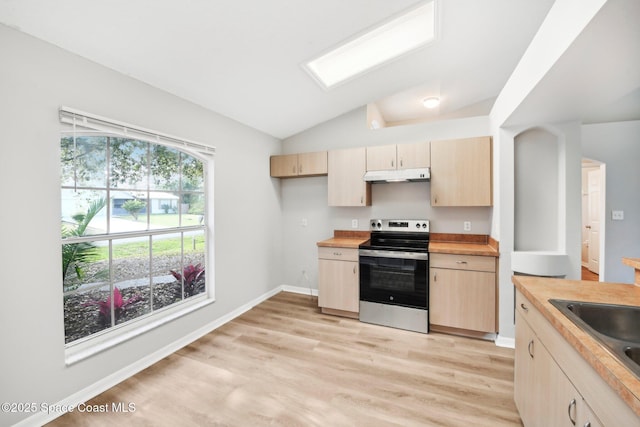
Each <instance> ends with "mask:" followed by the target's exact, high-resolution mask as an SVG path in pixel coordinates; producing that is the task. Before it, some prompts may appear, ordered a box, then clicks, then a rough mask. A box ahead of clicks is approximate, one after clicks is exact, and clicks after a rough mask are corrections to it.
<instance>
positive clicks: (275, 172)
mask: <svg viewBox="0 0 640 427" xmlns="http://www.w3.org/2000/svg"><path fill="white" fill-rule="evenodd" d="M296 175H298V155H297V154H285V155H282V156H271V176H272V177H274V178H286V177H290V176H296Z"/></svg>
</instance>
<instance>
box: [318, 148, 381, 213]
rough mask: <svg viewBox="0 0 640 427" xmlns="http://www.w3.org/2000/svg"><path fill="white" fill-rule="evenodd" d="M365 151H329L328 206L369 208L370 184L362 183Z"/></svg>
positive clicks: (360, 149) (362, 149)
mask: <svg viewBox="0 0 640 427" xmlns="http://www.w3.org/2000/svg"><path fill="white" fill-rule="evenodd" d="M366 158H367V156H366V149H365V148H364V147H361V148H350V149H346V150H331V151H329V176H328V178H327V181H328V196H329V197H328V199H329V206H370V205H371V184H370V183H367V182H365V181H364V178H363V176H364V174H365V172H366Z"/></svg>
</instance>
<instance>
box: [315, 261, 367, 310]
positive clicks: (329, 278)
mask: <svg viewBox="0 0 640 427" xmlns="http://www.w3.org/2000/svg"><path fill="white" fill-rule="evenodd" d="M318 263H319V264H318V306H320V307H323V308H331V309H334V310H343V311H350V312H355V313H357V312H358V311H359V310H360V281H359V278H360V270H359V266H358V263H357V262H352V261H337V260H329V259H320V260H319V261H318Z"/></svg>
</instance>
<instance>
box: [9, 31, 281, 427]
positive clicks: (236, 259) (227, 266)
mask: <svg viewBox="0 0 640 427" xmlns="http://www.w3.org/2000/svg"><path fill="white" fill-rule="evenodd" d="M0 58H2V66H0V94H1V95H0V121H1V123H2V126H1V127H0V134H1V144H2V151H1V154H0V188H1V193H2V205H1V206H2V208H1V209H0V236H2V237H1V238H0V266H1V271H2V300H3V307H2V309H1V310H0V342H1V343H2V351H1V352H0V401H1V402H44V403H49V404H53V403H56V402H58V401H60V400H61V399H63V398H66V397H67V396H70V395H72V394H73V393H76V392H79V391H80V390H82V389H83V388H85V387H88V386H90V385H92V384H93V383H95V382H97V381H100V380H102V379H104V378H105V377H107V376H108V375H110V374H112V373H114V372H116V371H119V370H121V369H123V368H126V367H127V366H129V365H131V364H132V363H135V362H136V361H138V360H139V359H141V358H143V357H145V356H147V355H149V354H150V353H153V352H155V351H157V350H160V349H162V348H164V347H165V346H167V345H169V344H171V343H172V342H174V341H177V340H179V339H180V338H182V337H184V336H185V335H188V334H190V333H192V332H193V331H196V330H198V329H199V328H201V327H204V326H205V325H207V324H209V323H210V322H213V321H214V320H216V319H218V318H220V317H221V316H223V315H225V314H227V313H229V312H231V311H233V310H235V309H237V308H238V307H240V306H242V305H244V304H246V303H248V302H250V301H251V300H253V299H255V298H258V297H260V296H261V295H264V294H265V293H267V292H268V291H270V290H272V289H274V288H276V287H277V286H279V285H280V284H281V283H282V282H283V277H282V274H281V271H282V250H281V248H282V242H281V236H282V230H281V225H280V224H281V205H280V199H279V184H278V183H277V182H273V181H270V180H269V179H268V178H266V177H268V176H269V156H270V155H271V154H276V153H278V152H279V151H280V147H281V143H280V141H278V140H276V139H274V138H272V137H269V136H267V135H264V134H262V133H260V132H258V131H255V130H253V129H250V128H248V127H246V126H243V125H241V124H239V123H237V122H234V121H232V120H230V119H227V118H225V117H222V116H220V115H217V114H215V113H212V112H210V111H207V110H205V109H203V108H201V107H198V106H196V105H194V104H191V103H189V102H186V101H184V100H181V99H179V98H177V97H174V96H172V95H169V94H167V93H165V92H162V91H159V90H157V89H154V88H152V87H150V86H148V85H146V84H143V83H141V82H139V81H136V80H134V79H131V78H129V77H126V76H124V75H122V74H119V73H116V72H114V71H112V70H109V69H107V68H104V67H102V66H98V65H96V64H95V63H92V62H90V61H87V60H85V59H82V58H80V57H78V56H75V55H72V54H70V53H68V52H65V51H63V50H61V49H58V48H57V47H54V46H52V45H50V44H47V43H44V42H42V41H39V40H37V39H35V38H32V37H30V36H27V35H24V34H22V33H19V32H17V31H15V30H13V29H10V28H8V27H6V26H2V25H0ZM168 60H170V59H168ZM61 105H66V106H69V107H73V108H77V109H80V110H83V111H87V112H91V113H94V114H98V115H102V116H105V117H110V118H113V119H117V120H121V121H124V122H128V123H132V124H136V125H139V126H142V127H145V128H150V129H154V130H157V131H161V132H165V133H168V134H173V135H178V136H181V137H184V138H187V139H192V140H195V141H199V142H202V143H204V144H210V145H213V146H215V147H216V148H217V155H216V159H215V190H214V194H215V199H214V203H215V230H214V233H215V252H216V264H215V285H216V286H215V287H216V293H215V294H216V302H215V303H214V304H211V305H209V306H207V307H205V308H203V309H200V310H198V311H196V312H194V313H191V314H190V315H188V316H186V317H183V318H181V319H178V320H175V321H173V322H171V323H169V324H166V325H165V326H162V327H160V328H158V329H155V330H153V331H151V332H149V333H146V334H144V335H142V336H139V337H137V338H135V339H132V340H130V341H127V342H125V343H122V344H120V345H119V346H117V347H114V348H111V349H110V350H108V351H105V352H103V353H101V354H98V355H96V356H93V357H91V358H89V359H86V360H84V361H82V362H79V363H77V364H74V365H72V366H68V367H67V366H65V360H64V327H63V307H62V286H61V277H62V276H61V264H60V259H61V246H60V189H59V185H60V180H59V128H60V125H59V122H58V115H57V111H58V107H59V106H61ZM257 206H259V211H257V210H256V207H257ZM208 273H209V274H211V273H213V272H212V271H209V272H208ZM26 415H28V414H10V413H2V414H0V425H11V424H13V423H15V422H17V421H19V420H20V419H21V418H24V417H26Z"/></svg>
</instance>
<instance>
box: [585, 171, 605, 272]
mask: <svg viewBox="0 0 640 427" xmlns="http://www.w3.org/2000/svg"><path fill="white" fill-rule="evenodd" d="M604 178H605V165H604V164H603V163H601V162H598V161H596V160H591V159H583V160H582V228H581V242H582V243H581V246H582V247H581V255H582V256H581V259H582V279H583V280H593V281H601V280H602V277H603V276H604V264H605V263H604V262H603V261H604V259H603V247H604V223H603V221H602V220H603V219H604V218H605V216H604V210H605V202H604V201H605V185H604ZM601 258H602V259H603V260H602V262H601Z"/></svg>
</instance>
